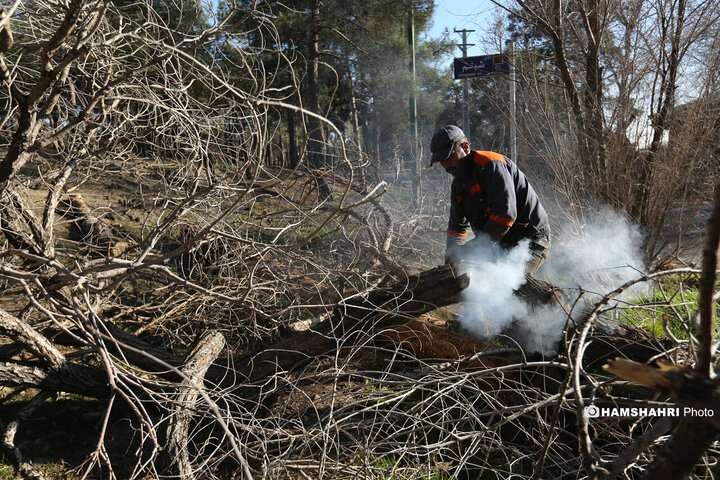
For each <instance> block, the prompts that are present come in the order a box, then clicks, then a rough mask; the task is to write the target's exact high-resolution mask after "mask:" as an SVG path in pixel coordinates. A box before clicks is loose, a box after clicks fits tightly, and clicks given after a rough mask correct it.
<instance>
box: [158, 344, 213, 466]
mask: <svg viewBox="0 0 720 480" xmlns="http://www.w3.org/2000/svg"><path fill="white" fill-rule="evenodd" d="M224 347H225V338H224V337H223V335H222V334H221V333H220V332H207V333H206V334H205V335H203V337H202V338H201V339H200V341H199V342H198V344H197V345H196V346H195V348H194V349H193V351H192V352H190V354H189V355H188V359H187V362H186V364H185V366H184V367H183V368H182V372H183V374H185V375H186V376H187V379H185V380H184V381H183V382H182V384H181V385H180V386H179V390H180V392H179V394H178V395H177V398H176V399H175V402H174V405H175V407H174V409H173V412H172V413H173V415H172V417H171V420H170V424H169V425H168V428H167V430H166V432H165V437H166V446H165V449H164V450H163V460H162V461H163V463H164V464H165V465H166V466H167V467H166V470H165V474H166V475H169V476H172V477H176V478H180V479H182V480H190V479H193V478H195V474H194V473H193V468H192V464H191V462H190V454H189V452H188V432H189V430H190V420H192V416H193V415H192V412H193V410H194V408H195V402H196V401H197V398H198V396H199V395H200V394H199V391H198V389H201V388H203V378H204V377H205V374H206V373H207V371H208V368H210V366H211V365H212V364H213V362H214V361H215V359H217V357H218V355H219V354H220V352H221V351H222V349H223V348H224Z"/></svg>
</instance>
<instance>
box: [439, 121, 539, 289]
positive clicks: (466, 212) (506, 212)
mask: <svg viewBox="0 0 720 480" xmlns="http://www.w3.org/2000/svg"><path fill="white" fill-rule="evenodd" d="M430 151H431V152H432V160H431V162H430V165H431V166H432V165H433V164H434V163H437V162H439V163H440V164H441V165H442V166H443V168H445V170H446V171H447V172H448V173H450V174H451V175H452V176H453V177H455V178H454V179H453V183H452V190H451V197H450V220H449V222H448V230H447V246H446V250H445V260H446V262H448V263H453V264H456V263H458V262H459V261H461V260H462V251H463V250H464V249H465V248H467V247H466V246H462V245H463V244H464V243H465V239H466V238H467V233H466V230H467V228H468V226H469V227H470V228H472V231H473V233H474V234H475V239H473V240H471V241H470V242H469V244H470V245H473V247H481V246H482V245H481V243H482V242H487V241H493V242H497V243H498V244H500V245H501V246H502V247H504V248H512V247H514V246H516V245H517V244H518V243H519V242H520V241H521V240H523V239H529V240H530V253H531V257H530V260H529V261H528V263H527V266H526V273H528V274H530V275H534V274H535V272H537V270H538V268H540V265H542V264H543V262H544V261H545V259H546V258H547V255H548V252H549V250H550V225H549V223H548V218H547V214H546V213H545V209H544V208H543V206H542V204H541V203H540V200H539V199H538V196H537V194H536V193H535V190H534V189H533V188H532V186H531V185H530V183H529V182H528V180H527V178H526V177H525V175H524V174H523V173H522V172H521V171H520V169H519V168H518V167H517V165H515V163H514V162H513V161H512V160H510V159H509V158H507V157H505V156H503V155H500V154H499V153H494V152H484V151H471V150H470V144H469V143H468V140H467V138H466V137H465V134H464V133H463V131H462V130H460V128H458V127H456V126H454V125H446V126H444V127H442V128H440V129H439V130H437V131H436V132H435V133H434V134H433V137H432V140H431V142H430ZM483 234H485V235H483Z"/></svg>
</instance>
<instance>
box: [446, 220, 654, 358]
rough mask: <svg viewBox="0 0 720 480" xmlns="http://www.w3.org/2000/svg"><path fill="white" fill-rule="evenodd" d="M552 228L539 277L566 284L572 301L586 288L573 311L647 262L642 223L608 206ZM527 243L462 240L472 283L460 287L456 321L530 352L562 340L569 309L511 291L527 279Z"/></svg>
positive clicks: (550, 348)
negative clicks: (531, 301) (535, 302)
mask: <svg viewBox="0 0 720 480" xmlns="http://www.w3.org/2000/svg"><path fill="white" fill-rule="evenodd" d="M557 230H558V231H557V232H554V235H553V239H552V247H551V248H550V256H549V258H548V260H547V261H546V262H545V264H544V265H543V266H542V267H541V268H540V270H539V271H538V274H537V277H538V278H542V279H544V280H547V281H549V282H551V283H553V284H554V285H556V286H559V287H562V288H564V289H565V291H566V293H568V297H569V299H570V300H571V301H572V300H574V297H577V294H578V293H579V292H580V291H583V292H584V294H583V296H582V298H581V302H580V304H579V306H576V312H575V313H578V312H579V311H580V310H582V308H583V307H584V306H586V305H587V304H588V303H592V302H593V301H596V300H597V299H598V298H599V296H602V295H604V294H606V293H608V292H610V291H611V290H613V289H615V288H616V287H618V286H619V285H621V284H623V283H625V282H626V281H628V280H630V279H632V278H634V277H636V276H637V275H638V271H641V270H643V268H644V267H643V261H642V258H643V255H642V250H641V242H642V235H641V234H640V231H639V229H638V228H637V227H635V226H634V225H632V224H631V223H630V222H628V221H627V220H626V219H625V218H624V217H622V216H620V215H618V214H617V213H614V212H612V211H611V210H604V211H602V212H598V213H596V214H593V215H592V216H589V217H587V218H586V219H585V221H584V222H578V221H574V222H567V223H566V224H565V225H563V226H562V227H561V228H560V229H557ZM528 244H529V242H528V241H524V242H521V243H520V244H519V245H518V246H517V247H515V248H513V249H511V250H502V249H501V248H500V247H499V246H497V245H496V244H494V243H493V242H491V241H490V240H489V239H487V238H481V239H478V240H475V241H473V242H471V243H470V244H469V245H468V246H467V247H466V248H468V249H469V250H468V251H466V256H465V258H467V261H466V262H465V263H464V264H463V268H464V269H465V271H466V272H467V273H468V274H469V276H470V285H469V287H468V288H467V289H466V290H465V291H464V294H463V309H462V311H461V315H460V317H461V323H462V325H463V327H464V328H466V329H467V330H469V331H470V332H471V333H473V334H474V335H477V336H480V337H489V336H495V335H498V334H501V333H504V334H507V335H508V336H510V337H511V338H512V339H513V340H514V341H515V342H517V343H518V344H519V345H520V346H521V347H522V348H524V350H525V351H526V352H527V353H534V352H540V353H543V354H547V355H550V354H553V353H555V352H556V350H557V345H558V342H560V340H561V339H562V332H563V329H564V328H565V326H566V323H567V321H568V315H567V312H566V311H565V310H564V309H563V308H562V307H561V306H560V305H559V304H550V305H543V306H531V305H528V304H527V303H526V302H524V301H523V300H522V299H521V298H519V297H518V296H517V295H515V294H514V292H515V291H516V290H517V289H518V288H519V287H520V285H522V284H523V283H524V281H525V264H526V262H527V261H528V260H529V258H530V251H529V249H528ZM471 245H472V246H471ZM568 306H571V305H568Z"/></svg>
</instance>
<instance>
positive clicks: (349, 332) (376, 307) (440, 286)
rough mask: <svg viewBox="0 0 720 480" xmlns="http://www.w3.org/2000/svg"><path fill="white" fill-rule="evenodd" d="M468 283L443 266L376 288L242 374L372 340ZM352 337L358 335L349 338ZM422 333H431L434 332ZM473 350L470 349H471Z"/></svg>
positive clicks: (532, 292) (264, 354) (523, 290)
mask: <svg viewBox="0 0 720 480" xmlns="http://www.w3.org/2000/svg"><path fill="white" fill-rule="evenodd" d="M469 283H470V278H469V277H468V276H467V275H465V274H463V275H460V276H457V275H456V274H455V272H454V271H453V269H452V267H451V266H449V265H443V266H440V267H436V268H433V269H430V270H426V271H423V272H420V273H418V274H416V275H412V276H409V277H407V278H406V279H405V280H403V281H399V282H396V283H394V284H392V285H390V286H386V287H381V288H378V289H375V290H373V291H371V292H369V293H368V294H367V295H365V296H363V297H361V298H355V299H351V300H350V301H349V302H346V303H344V304H342V305H340V306H339V307H338V308H337V309H336V310H335V312H334V314H333V315H332V316H331V317H330V319H328V320H326V321H324V322H321V323H319V324H317V325H315V326H313V327H311V328H310V329H308V330H306V331H303V332H298V333H296V334H293V335H292V336H291V337H290V338H286V339H283V340H281V341H280V342H278V343H276V344H275V345H273V346H271V347H269V348H267V349H265V350H263V351H261V352H260V353H258V354H257V355H255V356H254V357H252V358H250V359H248V361H249V364H248V367H247V368H246V370H245V372H244V373H246V375H247V376H248V377H249V378H250V379H251V380H259V379H262V378H265V377H267V376H269V375H272V374H273V373H274V372H275V371H277V370H290V369H293V368H297V367H299V366H301V365H303V364H305V363H306V362H308V361H310V360H312V359H313V358H316V357H317V356H318V355H322V354H325V353H327V352H329V351H332V350H333V349H335V348H337V346H338V339H343V343H345V344H348V345H350V344H353V343H355V344H358V343H361V338H371V337H373V336H374V335H375V334H376V333H377V332H381V331H384V330H388V329H393V328H396V327H399V326H401V325H404V324H407V323H408V321H410V320H413V319H415V318H416V317H418V316H419V315H422V314H424V313H427V312H429V311H431V310H434V309H436V308H439V307H444V306H447V305H452V304H455V303H458V302H460V301H461V293H462V291H463V290H464V289H465V288H467V286H468V285H469ZM554 292H555V289H554V287H553V286H552V285H551V284H549V283H547V282H543V281H540V280H537V279H533V278H529V279H528V281H527V282H526V283H525V284H524V285H522V286H521V287H520V289H519V291H518V294H519V295H521V296H522V297H523V298H527V299H531V300H532V301H533V303H548V302H549V301H551V300H552V299H553V298H554ZM403 330H405V331H406V333H407V334H409V335H410V336H411V337H415V340H412V341H410V344H412V343H416V344H419V345H422V344H423V343H424V344H426V345H430V344H431V343H432V342H421V341H419V340H418V339H419V338H420V337H418V335H419V334H418V331H417V329H408V328H405V329H401V330H398V331H403ZM430 330H432V329H430ZM436 333H438V332H436ZM353 335H354V336H356V337H357V338H355V339H352V336H353ZM422 335H426V336H427V335H432V332H431V331H428V332H425V333H424V334H422ZM462 343H467V344H470V345H474V346H473V347H471V348H470V349H469V351H468V352H467V353H474V352H475V351H478V350H480V349H485V348H487V346H486V345H484V344H482V343H481V342H476V341H474V340H472V339H467V338H466V339H465V342H462ZM472 349H474V351H472V352H471V351H470V350H472ZM448 352H449V350H448ZM428 353H429V352H428ZM454 358H460V357H459V356H458V352H455V355H454Z"/></svg>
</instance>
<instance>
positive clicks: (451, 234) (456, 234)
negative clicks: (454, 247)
mask: <svg viewBox="0 0 720 480" xmlns="http://www.w3.org/2000/svg"><path fill="white" fill-rule="evenodd" d="M447 235H448V237H458V238H465V237H467V232H458V231H457V230H448V231H447Z"/></svg>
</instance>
